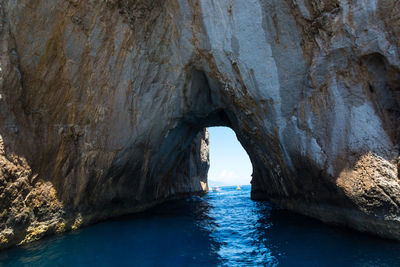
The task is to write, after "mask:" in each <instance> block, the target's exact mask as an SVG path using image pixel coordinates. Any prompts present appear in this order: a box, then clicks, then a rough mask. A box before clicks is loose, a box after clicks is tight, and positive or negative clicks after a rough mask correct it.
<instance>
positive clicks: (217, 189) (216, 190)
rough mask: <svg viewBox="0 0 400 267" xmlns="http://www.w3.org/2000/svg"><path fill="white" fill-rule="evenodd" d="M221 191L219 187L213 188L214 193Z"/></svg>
mask: <svg viewBox="0 0 400 267" xmlns="http://www.w3.org/2000/svg"><path fill="white" fill-rule="evenodd" d="M219 190H220V189H219V187H217V186H216V187H213V189H212V191H213V192H218V191H219Z"/></svg>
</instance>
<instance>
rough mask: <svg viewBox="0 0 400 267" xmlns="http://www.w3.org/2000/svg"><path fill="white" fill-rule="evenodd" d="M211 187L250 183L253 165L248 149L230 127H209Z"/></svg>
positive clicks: (209, 178)
mask: <svg viewBox="0 0 400 267" xmlns="http://www.w3.org/2000/svg"><path fill="white" fill-rule="evenodd" d="M208 131H209V138H210V141H209V142H210V169H209V171H208V185H209V187H211V188H212V187H219V186H239V185H240V186H242V185H250V182H251V174H252V171H253V167H252V164H251V161H250V159H249V156H248V154H247V152H246V150H245V149H244V148H243V147H242V145H241V144H240V142H239V141H238V139H237V136H236V134H235V132H234V131H233V130H232V129H231V128H229V127H222V126H219V127H209V128H208Z"/></svg>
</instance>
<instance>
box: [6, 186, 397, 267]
mask: <svg viewBox="0 0 400 267" xmlns="http://www.w3.org/2000/svg"><path fill="white" fill-rule="evenodd" d="M0 265H1V266H400V242H396V241H390V240H385V239H380V238H376V237H373V236H370V235H367V234H362V233H358V232H355V231H351V230H347V229H343V228H339V227H333V226H328V225H325V224H322V223H320V222H319V221H316V220H314V219H310V218H307V217H304V216H301V215H297V214H294V213H291V212H288V211H286V210H283V209H280V208H278V207H275V206H274V205H272V204H271V203H269V202H265V201H263V202H255V201H252V200H250V186H243V187H242V189H241V190H236V187H222V188H220V191H217V192H210V193H209V194H207V195H205V196H203V197H191V198H187V199H184V200H176V201H170V202H167V203H164V204H162V205H159V206H157V207H155V208H153V209H151V210H148V211H146V212H143V213H140V214H135V215H130V216H124V217H120V218H117V219H114V220H110V221H106V222H103V223H99V224H96V225H93V226H90V227H87V228H84V229H82V230H79V231H76V232H72V233H68V234H64V235H60V236H55V237H51V238H47V239H45V240H42V241H39V242H36V243H34V244H31V245H29V246H25V247H19V248H15V249H10V250H6V251H4V252H2V253H0Z"/></svg>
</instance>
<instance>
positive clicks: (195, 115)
mask: <svg viewBox="0 0 400 267" xmlns="http://www.w3.org/2000/svg"><path fill="white" fill-rule="evenodd" d="M0 13H1V18H2V19H1V21H0V90H1V91H0V134H1V137H2V138H1V145H0V164H1V170H0V171H1V177H0V247H2V248H4V247H8V246H11V245H14V244H19V243H24V242H29V241H31V240H35V239H38V238H40V237H41V236H43V235H45V234H49V233H54V232H62V231H66V230H69V229H74V228H76V227H79V226H80V225H82V224H87V223H90V222H93V221H96V220H99V219H104V218H106V217H110V216H115V215H118V214H123V213H127V212H133V211H136V210H140V209H143V208H146V207H147V206H148V205H151V204H154V203H157V202H159V201H162V200H164V199H166V198H168V197H171V196H174V195H179V194H181V193H188V192H198V191H203V190H206V187H207V185H206V174H207V170H208V150H207V149H208V143H207V142H208V141H207V138H206V132H204V130H203V129H204V128H205V127H209V126H216V125H221V126H222V125H224V126H229V127H231V128H232V129H233V130H234V131H235V132H236V134H237V136H238V138H239V140H240V142H241V143H242V145H243V147H244V148H245V149H246V151H247V152H248V154H249V156H250V159H251V161H252V164H253V168H254V170H253V180H252V185H253V186H252V197H253V198H255V199H260V198H262V199H270V200H272V201H274V202H276V203H279V204H280V205H282V206H284V207H286V208H288V209H291V210H294V211H297V212H300V213H303V214H307V215H311V216H314V217H316V218H319V219H322V220H324V221H327V222H333V223H340V224H344V225H348V226H351V227H353V228H356V229H359V230H362V231H369V232H372V233H375V234H378V235H381V236H386V237H390V238H397V239H400V210H399V205H400V185H399V174H398V164H399V154H398V153H399V148H398V144H399V138H400V137H399V126H400V124H399V118H400V116H399V115H400V109H399V101H400V58H399V52H400V51H399V50H400V49H399V44H400V16H399V14H400V2H399V1H396V0H381V1H367V0H355V1H344V0H327V1H316V0H219V1H212V0H189V1H187V0H171V1H162V0H103V1H83V0H69V1H66V0H54V1H45V0H20V1H11V0H1V1H0Z"/></svg>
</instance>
